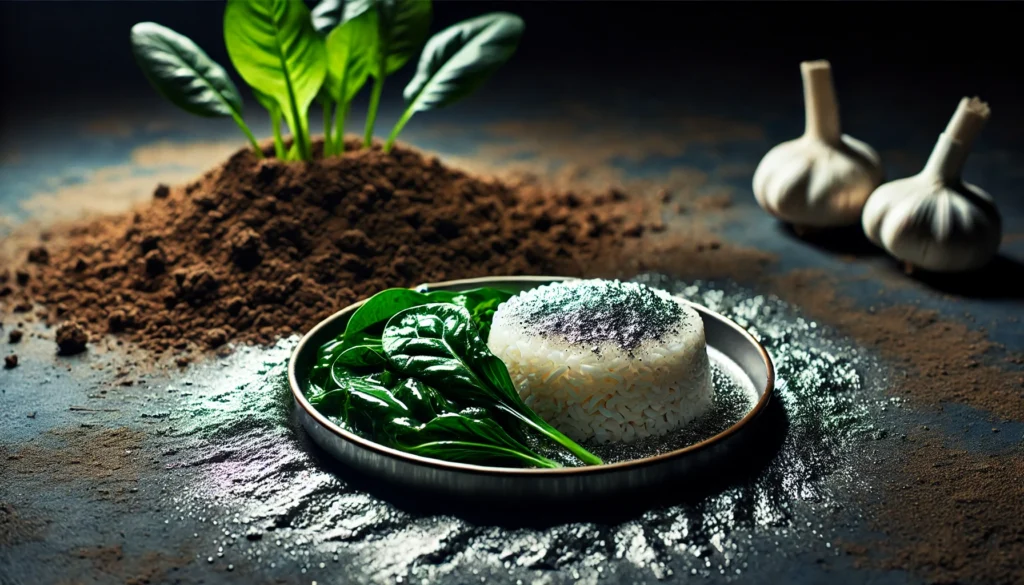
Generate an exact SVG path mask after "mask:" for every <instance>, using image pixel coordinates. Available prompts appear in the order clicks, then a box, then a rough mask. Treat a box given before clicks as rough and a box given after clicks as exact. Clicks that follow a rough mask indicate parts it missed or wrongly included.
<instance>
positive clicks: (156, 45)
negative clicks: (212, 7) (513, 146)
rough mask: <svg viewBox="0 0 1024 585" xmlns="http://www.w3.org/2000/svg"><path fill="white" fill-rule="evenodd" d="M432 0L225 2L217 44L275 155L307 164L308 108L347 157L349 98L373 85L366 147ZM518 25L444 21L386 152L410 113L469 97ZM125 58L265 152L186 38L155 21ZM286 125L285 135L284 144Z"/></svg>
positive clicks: (328, 141) (223, 83) (231, 91)
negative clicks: (260, 114) (261, 114)
mask: <svg viewBox="0 0 1024 585" xmlns="http://www.w3.org/2000/svg"><path fill="white" fill-rule="evenodd" d="M432 13H433V8H432V4H431V2H430V0H347V1H345V0H320V2H319V3H318V4H317V5H316V6H315V7H314V8H313V10H312V11H310V10H309V9H308V8H307V7H306V5H305V3H304V2H302V1H301V0H228V3H227V7H226V9H225V11H224V42H225V45H226V47H227V51H228V56H229V57H230V58H231V62H232V64H234V66H235V69H236V70H237V71H238V74H239V75H241V77H242V79H244V80H245V82H246V83H247V84H248V85H249V86H250V87H251V88H252V90H253V93H254V95H255V97H256V101H258V102H259V103H260V105H262V106H263V107H264V108H266V109H267V111H268V112H269V114H270V123H271V128H272V130H273V134H274V154H275V155H276V156H277V157H278V158H280V159H283V160H306V161H309V160H312V158H313V149H312V139H311V137H310V133H309V132H310V130H309V107H310V105H311V104H312V102H313V101H314V100H315V101H317V102H318V103H319V104H320V105H321V106H322V108H323V115H324V116H323V118H324V122H323V123H324V152H323V155H324V156H325V157H327V156H338V155H341V154H343V153H344V150H345V146H344V130H345V120H346V118H347V117H348V113H349V109H350V106H351V104H352V101H353V100H354V99H355V97H356V95H357V94H358V93H359V91H360V90H361V89H362V88H363V86H365V85H366V81H367V80H368V79H370V78H373V88H372V90H371V93H370V103H369V109H368V111H367V115H366V127H365V132H364V139H363V143H364V146H365V147H369V146H370V144H371V142H372V140H373V131H374V126H375V124H376V120H377V111H378V109H379V107H380V100H381V96H382V95H383V91H384V80H385V78H386V77H387V76H388V75H391V74H393V73H395V72H396V71H398V70H399V69H401V68H402V67H403V66H405V64H406V63H407V62H408V61H409V60H410V59H411V58H412V56H413V55H414V54H415V53H416V51H417V50H418V49H419V48H420V46H422V45H423V44H424V41H427V35H428V34H429V30H430V21H431V16H432ZM522 33H523V21H522V20H521V19H520V18H519V17H517V16H515V15H512V14H507V13H500V12H499V13H492V14H487V15H484V16H480V17H477V18H472V19H469V20H465V21H463V22H460V23H458V24H456V25H454V26H451V27H449V28H447V29H445V30H443V31H441V32H439V33H437V34H436V35H434V36H433V37H432V38H431V39H430V40H429V41H427V42H426V47H425V48H424V49H423V53H422V54H421V56H420V60H419V65H418V67H417V71H416V76H415V77H414V78H413V79H412V81H410V82H409V84H408V85H407V86H406V88H405V91H404V97H405V101H406V103H407V107H406V109H405V111H404V113H403V114H402V116H401V118H400V119H399V120H398V123H397V124H395V126H394V128H393V129H392V131H391V134H390V135H389V137H388V140H387V142H386V144H385V146H384V150H385V152H388V151H390V150H391V148H392V146H393V145H394V142H395V140H396V139H397V138H398V135H399V133H400V132H401V131H402V129H403V128H404V127H405V125H406V123H408V122H409V119H410V118H411V117H412V116H413V114H415V113H416V112H423V111H428V110H433V109H437V108H441V107H444V106H446V105H449V104H451V103H454V102H455V101H458V100H460V99H462V98H464V97H466V96H467V95H469V94H470V93H472V92H473V91H475V90H476V89H477V88H478V87H479V86H480V85H481V84H482V83H483V82H484V81H486V79H487V78H488V77H489V76H490V75H491V74H492V73H493V72H494V71H495V70H496V69H497V68H498V67H500V66H501V65H502V64H503V63H505V62H506V61H507V60H508V59H509V58H510V57H511V56H512V54H513V53H515V50H516V47H517V46H518V44H519V39H520V37H521V36H522ZM131 42H132V52H133V53H134V55H135V59H136V62H137V63H138V64H139V67H140V68H141V69H142V72H143V74H144V75H145V76H146V77H147V78H148V79H149V81H150V82H151V83H152V84H153V86H154V87H155V88H156V90H157V91H158V92H159V93H160V94H161V95H163V96H164V97H166V98H167V99H168V100H170V101H171V102H172V103H174V104H175V105H177V106H178V107H180V108H182V109H184V110H185V111H188V112H190V113H193V114H196V115H199V116H206V117H230V118H232V119H233V120H234V121H235V123H236V124H238V126H239V128H241V129H242V132H243V133H244V134H245V136H246V138H247V139H248V140H249V142H250V144H252V147H253V150H254V151H255V153H256V155H257V156H258V157H259V156H263V152H262V150H261V148H260V146H259V143H258V142H257V141H256V138H255V137H254V136H253V134H252V132H251V131H250V130H249V127H248V126H247V125H246V124H245V121H244V120H243V119H242V97H241V95H240V94H239V93H238V89H237V88H236V87H235V85H234V83H233V82H232V81H231V78H230V77H229V76H228V73H227V71H225V70H224V68H223V67H221V66H220V65H219V64H217V63H216V62H214V61H213V60H212V59H210V57H209V56H207V54H206V53H205V52H204V51H203V50H202V49H201V48H199V46H198V45H196V44H195V43H194V42H193V41H192V40H191V39H189V38H188V37H186V36H184V35H181V34H179V33H177V32H175V31H172V30H170V29H168V28H166V27H163V26H160V25H158V24H155V23H152V22H141V23H139V24H137V25H135V26H134V27H132V33H131ZM282 122H284V123H285V124H287V126H288V129H289V130H290V131H291V134H292V138H293V141H292V145H291V146H290V147H289V148H285V142H284V137H283V136H282V130H281V128H282Z"/></svg>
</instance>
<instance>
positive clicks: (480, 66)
mask: <svg viewBox="0 0 1024 585" xmlns="http://www.w3.org/2000/svg"><path fill="white" fill-rule="evenodd" d="M523 28H524V25H523V20H522V19H521V18H519V17H518V16H516V15H514V14H508V13H504V12H495V13H492V14H486V15H484V16H479V17H477V18H471V19H469V20H464V21H462V22H460V23H458V24H456V25H453V26H450V27H448V28H446V29H444V30H443V31H441V32H439V33H437V34H436V35H434V36H433V37H431V38H430V40H429V41H428V42H427V46H426V47H424V48H423V54H422V55H420V62H419V65H418V66H417V68H416V75H415V76H414V77H413V78H412V80H411V81H410V82H409V84H408V85H406V86H405V91H404V92H403V97H404V98H405V101H406V104H407V105H406V109H405V112H404V113H403V114H402V117H401V118H400V119H399V120H398V123H397V124H395V128H394V129H393V130H392V131H391V136H390V137H389V138H388V142H387V145H386V146H385V151H389V150H390V149H391V146H392V145H393V144H394V141H395V139H397V138H398V134H399V133H400V132H401V131H402V128H404V127H405V124H406V123H407V122H408V121H409V119H410V118H412V116H413V114H415V113H416V112H425V111H428V110H436V109H438V108H443V107H445V106H447V105H450V104H452V103H455V102H457V101H458V100H460V99H462V98H464V97H466V96H468V95H469V94H471V93H473V92H474V91H476V89H477V88H479V87H480V86H481V85H482V84H483V83H484V82H485V81H487V79H488V78H489V77H490V76H491V74H493V73H494V72H495V71H496V70H497V69H498V68H499V67H501V66H502V65H503V64H504V63H505V62H506V61H508V60H509V58H511V57H512V55H513V54H514V53H515V52H516V48H517V47H518V46H519V39H520V38H521V37H522V36H523Z"/></svg>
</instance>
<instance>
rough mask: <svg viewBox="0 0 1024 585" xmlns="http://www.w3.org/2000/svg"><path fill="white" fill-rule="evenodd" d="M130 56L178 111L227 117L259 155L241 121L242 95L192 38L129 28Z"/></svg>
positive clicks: (141, 26) (143, 25)
mask: <svg viewBox="0 0 1024 585" xmlns="http://www.w3.org/2000/svg"><path fill="white" fill-rule="evenodd" d="M131 39H132V53H133V54H134V55H135V60H136V62H137V63H138V64H139V67H141V68H142V72H143V73H144V74H145V75H146V78H147V79H149V81H150V83H152V84H153V87H155V88H156V90H157V91H158V92H160V94H161V95H163V96H164V97H166V98H167V99H168V100H169V101H170V102H171V103H173V104H174V105H176V106H178V107H179V108H181V109H183V110H185V111H186V112H189V113H191V114H196V115H197V116H204V117H210V118H212V117H230V118H232V119H233V120H234V121H235V123H236V124H238V127H239V128H241V129H242V132H244V133H245V136H246V138H248V139H249V142H250V143H252V146H253V148H255V149H256V152H257V153H259V150H260V149H259V146H258V145H257V144H256V138H255V137H254V136H253V135H252V132H250V131H249V127H248V126H246V124H245V121H243V120H242V96H241V95H240V94H239V93H238V88H236V87H235V84H234V82H232V81H231V78H230V77H228V72H227V71H225V70H224V68H223V67H221V66H220V64H218V63H217V62H216V61H214V60H213V59H211V58H210V57H209V56H207V54H206V53H205V52H204V51H203V50H202V49H200V48H199V46H198V45H196V44H195V43H194V42H192V39H190V38H188V37H186V36H184V35H182V34H179V33H177V32H174V31H173V30H171V29H169V28H167V27H165V26H160V25H159V24H156V23H155V22H140V23H138V24H136V25H135V26H133V27H132V34H131Z"/></svg>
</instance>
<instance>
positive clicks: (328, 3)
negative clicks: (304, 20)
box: [310, 0, 346, 36]
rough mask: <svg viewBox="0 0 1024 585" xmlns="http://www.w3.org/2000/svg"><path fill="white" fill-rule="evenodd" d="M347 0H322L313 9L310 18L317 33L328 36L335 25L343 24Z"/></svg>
mask: <svg viewBox="0 0 1024 585" xmlns="http://www.w3.org/2000/svg"><path fill="white" fill-rule="evenodd" d="M345 4H346V2H345V0H320V2H319V3H317V5H316V7H315V8H313V11H312V12H311V13H310V19H311V22H312V23H313V29H314V30H316V32H317V34H319V35H322V36H327V35H328V34H329V33H330V32H331V31H332V30H334V27H336V26H338V25H339V24H341V21H342V19H343V18H344V16H345Z"/></svg>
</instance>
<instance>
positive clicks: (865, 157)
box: [754, 61, 882, 228]
mask: <svg viewBox="0 0 1024 585" xmlns="http://www.w3.org/2000/svg"><path fill="white" fill-rule="evenodd" d="M800 74H801V76H802V77H803V82H804V108H805V110H806V117H807V119H806V129H805V130H804V135H803V136H801V137H800V138H797V139H796V140H790V141H788V142H783V143H782V144H779V145H778V146H776V147H775V148H773V149H771V150H770V151H768V154H766V155H765V156H764V158H763V159H761V163H760V164H758V165H757V170H756V171H755V172H754V196H755V197H756V198H757V203H758V204H759V205H760V206H761V207H762V208H763V209H764V210H765V211H767V212H768V213H770V214H772V215H774V216H776V217H778V218H779V219H782V220H783V221H786V222H788V223H791V224H794V225H795V226H796V227H819V228H820V227H838V226H846V225H853V224H856V223H857V221H858V220H859V219H860V214H861V209H862V208H863V207H864V201H866V200H867V198H868V196H869V195H870V194H871V192H872V191H873V190H874V189H875V187H877V186H878V185H879V183H881V182H882V166H881V161H880V160H879V158H878V154H877V153H876V152H875V151H874V150H873V149H872V148H871V147H870V146H868V145H867V144H865V143H863V142H861V141H860V140H857V139H856V138H852V137H850V136H847V135H845V134H842V133H841V132H840V130H839V106H838V104H837V103H836V95H835V88H834V87H833V85H832V67H831V65H830V64H829V62H828V61H805V62H803V63H801V64H800Z"/></svg>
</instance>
